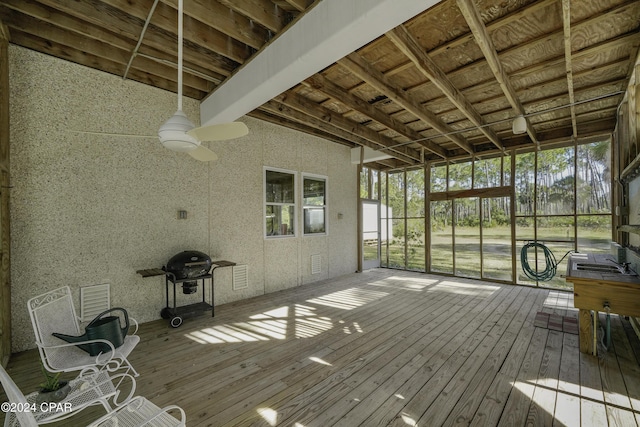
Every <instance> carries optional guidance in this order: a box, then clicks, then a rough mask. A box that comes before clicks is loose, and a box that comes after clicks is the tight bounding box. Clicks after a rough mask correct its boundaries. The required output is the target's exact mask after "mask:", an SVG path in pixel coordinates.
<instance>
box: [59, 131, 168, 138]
mask: <svg viewBox="0 0 640 427" xmlns="http://www.w3.org/2000/svg"><path fill="white" fill-rule="evenodd" d="M69 132H73V133H81V134H84V135H96V136H115V137H119V138H145V139H149V138H154V139H155V138H157V136H156V135H138V134H130V133H112V132H93V131H90V130H70V131H69Z"/></svg>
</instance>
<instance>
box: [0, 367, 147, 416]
mask: <svg viewBox="0 0 640 427" xmlns="http://www.w3.org/2000/svg"><path fill="white" fill-rule="evenodd" d="M1 368H2V367H1V366H0V369H1ZM125 378H128V379H129V381H130V382H131V385H130V390H129V393H128V395H127V396H126V397H125V398H124V399H119V395H120V390H118V389H116V384H115V383H117V384H118V385H121V384H122V383H123V381H124V380H125ZM0 379H1V380H2V385H3V387H4V389H5V391H6V392H7V397H8V398H9V402H10V403H11V404H13V405H14V407H13V410H12V411H9V412H7V413H6V417H5V422H4V425H5V427H9V426H11V427H16V426H20V425H25V424H24V423H25V421H26V420H25V417H24V415H23V414H22V412H29V413H30V414H31V417H32V418H33V420H31V419H30V420H29V422H35V423H36V424H34V425H42V424H48V423H52V422H57V421H60V420H64V419H66V418H69V417H71V416H73V415H75V414H76V413H78V411H81V410H83V409H85V408H87V407H89V406H95V405H102V406H103V407H104V409H105V411H107V413H109V412H112V411H113V409H114V408H117V407H118V406H119V405H123V404H125V403H127V402H128V401H129V400H131V397H132V396H133V394H134V392H135V388H136V382H135V379H134V378H133V377H132V376H131V375H129V374H124V373H120V374H116V375H114V376H109V372H108V371H106V370H102V371H98V372H97V373H95V372H85V373H82V374H80V375H78V377H77V378H75V379H73V380H71V381H69V386H70V388H71V390H70V391H69V394H68V395H67V396H66V397H65V398H64V399H63V400H62V401H60V402H58V403H57V404H55V405H54V406H49V405H48V404H47V403H44V404H40V403H38V401H37V398H38V392H37V391H35V392H33V393H30V394H29V395H27V396H24V394H22V392H20V390H19V389H18V388H17V387H16V386H15V383H14V382H13V380H12V379H11V378H10V377H9V375H8V373H7V372H6V371H5V370H4V369H2V370H0ZM25 405H26V406H25ZM26 425H31V424H26Z"/></svg>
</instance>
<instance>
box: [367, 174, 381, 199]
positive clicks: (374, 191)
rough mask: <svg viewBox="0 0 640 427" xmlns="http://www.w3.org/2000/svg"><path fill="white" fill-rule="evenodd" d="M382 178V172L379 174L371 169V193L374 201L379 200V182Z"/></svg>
mask: <svg viewBox="0 0 640 427" xmlns="http://www.w3.org/2000/svg"><path fill="white" fill-rule="evenodd" d="M379 177H380V172H378V171H377V170H375V169H371V191H370V192H369V193H371V194H370V197H369V198H370V199H373V200H378V197H379V195H378V180H379Z"/></svg>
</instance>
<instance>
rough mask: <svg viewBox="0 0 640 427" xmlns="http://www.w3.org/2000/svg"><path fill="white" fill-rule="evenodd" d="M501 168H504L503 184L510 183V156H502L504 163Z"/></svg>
mask: <svg viewBox="0 0 640 427" xmlns="http://www.w3.org/2000/svg"><path fill="white" fill-rule="evenodd" d="M502 168H503V170H504V171H503V172H504V184H503V185H511V156H504V165H503V166H502Z"/></svg>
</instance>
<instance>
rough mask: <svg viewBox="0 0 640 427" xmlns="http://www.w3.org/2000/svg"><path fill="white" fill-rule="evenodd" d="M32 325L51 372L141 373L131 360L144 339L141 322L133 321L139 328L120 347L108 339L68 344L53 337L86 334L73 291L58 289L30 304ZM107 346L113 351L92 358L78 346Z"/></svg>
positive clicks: (28, 303) (34, 299)
mask: <svg viewBox="0 0 640 427" xmlns="http://www.w3.org/2000/svg"><path fill="white" fill-rule="evenodd" d="M27 307H28V309H29V315H30V316H31V324H32V325H33V332H34V334H35V337H36V345H37V346H38V351H39V352H40V358H41V359H42V363H43V365H44V367H45V368H46V369H47V370H48V371H50V372H73V371H85V370H91V371H94V372H97V371H99V370H101V369H103V368H105V369H107V370H108V371H109V372H114V371H117V370H118V369H120V368H125V369H126V370H127V371H128V370H129V369H131V371H132V372H133V374H134V376H138V372H136V370H135V369H134V368H133V366H131V364H130V363H129V360H128V359H127V357H128V356H129V354H130V353H131V351H132V350H133V349H134V347H135V346H136V345H137V344H138V342H140V337H139V336H137V335H135V333H136V332H137V331H138V323H137V322H136V321H135V320H134V319H131V318H129V321H130V323H131V324H132V326H134V327H135V329H134V331H133V334H128V335H127V336H126V338H125V340H124V344H122V345H121V346H120V347H118V348H114V346H113V344H112V343H111V342H110V341H108V340H88V341H83V342H80V343H68V342H66V341H63V340H61V339H60V338H56V337H54V336H53V335H52V333H54V332H58V333H61V334H65V335H74V336H80V335H82V334H83V331H82V329H81V327H80V321H79V318H78V317H77V316H76V311H75V309H74V306H73V300H72V296H71V290H70V289H69V287H68V286H63V287H61V288H58V289H55V290H53V291H50V292H47V293H45V294H42V295H39V296H37V297H34V298H31V299H30V300H29V301H28V302H27ZM89 343H103V344H106V345H108V346H109V347H110V348H111V351H108V352H105V353H100V354H99V355H98V356H90V355H89V354H88V353H87V352H85V351H83V350H81V349H80V348H78V347H77V345H78V344H89Z"/></svg>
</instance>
